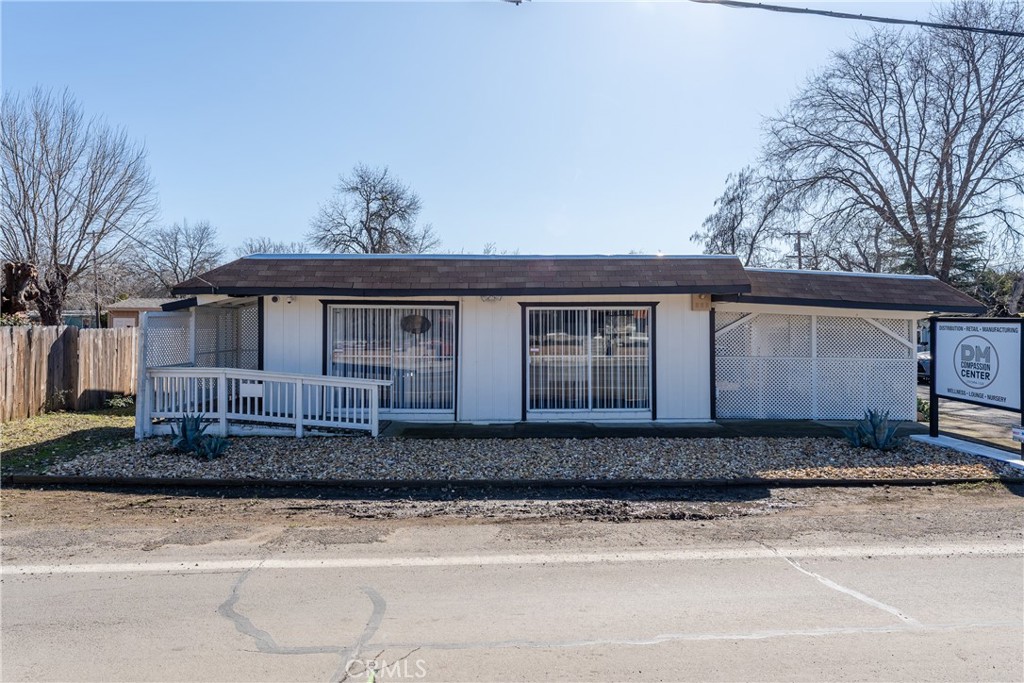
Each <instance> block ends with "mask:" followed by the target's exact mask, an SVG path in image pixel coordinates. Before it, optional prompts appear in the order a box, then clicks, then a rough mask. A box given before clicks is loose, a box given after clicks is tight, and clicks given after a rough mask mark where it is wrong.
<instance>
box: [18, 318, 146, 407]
mask: <svg viewBox="0 0 1024 683" xmlns="http://www.w3.org/2000/svg"><path fill="white" fill-rule="evenodd" d="M0 359H3V368H2V371H0V422H7V421H9V420H20V419H22V418H26V417H32V416H33V415H38V414H39V413H42V412H45V411H47V410H60V409H68V410H91V409H94V408H102V407H103V404H104V402H105V401H106V400H107V399H108V398H110V397H111V396H112V395H114V394H134V393H135V378H136V373H137V367H138V329H137V328H134V327H123V328H117V329H94V330H80V329H78V328H77V327H64V326H61V327H38V326H27V327H0Z"/></svg>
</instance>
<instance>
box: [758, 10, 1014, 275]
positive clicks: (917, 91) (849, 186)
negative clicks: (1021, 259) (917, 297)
mask: <svg viewBox="0 0 1024 683" xmlns="http://www.w3.org/2000/svg"><path fill="white" fill-rule="evenodd" d="M938 14H939V17H938V18H939V19H940V20H941V21H943V22H946V23H950V24H960V25H967V24H971V25H978V26H987V27H992V28H1002V29H1010V30H1013V31H1020V30H1021V29H1022V28H1024V5H1021V3H1020V2H1016V1H1010V2H999V3H996V2H983V1H982V0H959V1H958V2H955V3H953V4H951V5H947V6H944V7H943V8H942V9H940V10H938ZM768 134H769V137H768V142H767V149H766V159H767V161H768V163H769V165H770V167H772V168H777V169H784V173H785V175H786V176H787V182H788V188H789V191H790V192H792V193H793V194H795V195H797V196H799V197H800V199H801V200H802V202H803V205H804V208H805V209H806V210H807V211H808V212H809V215H810V216H811V219H812V223H813V230H814V232H815V233H816V238H817V240H818V241H819V242H821V243H823V244H825V243H831V244H832V245H833V247H839V248H838V249H836V248H833V249H830V250H829V253H831V254H833V255H835V256H837V258H838V261H837V262H836V264H835V265H837V266H839V267H844V266H845V267H849V268H855V269H863V270H876V269H882V268H885V266H886V265H887V264H889V263H891V262H892V260H893V259H896V260H899V259H903V258H906V259H907V260H908V262H909V269H910V270H911V271H912V272H916V273H922V274H929V275H935V276H937V277H939V278H941V279H942V280H945V281H949V280H950V279H952V278H954V277H955V276H956V264H957V260H958V258H959V255H958V247H959V245H963V244H964V243H965V241H964V240H962V239H960V238H959V237H958V233H959V232H960V231H961V230H963V229H964V227H965V226H969V225H979V224H981V225H984V226H986V228H987V229H989V230H990V231H993V232H995V231H1001V232H1002V233H1004V234H1011V235H1013V236H1015V237H1019V236H1020V230H1019V228H1018V227H1017V223H1018V222H1019V221H1020V220H1021V219H1022V218H1024V216H1022V207H1021V205H1020V199H1019V198H1020V195H1021V194H1022V193H1024V164H1022V152H1024V39H1021V38H1018V37H1012V36H1003V35H981V34H977V33H969V32H966V31H950V30H934V29H933V30H922V31H905V32H901V31H891V30H875V31H874V32H873V33H872V34H871V35H870V36H869V37H867V38H865V39H863V40H860V41H858V42H857V43H856V45H855V46H854V47H853V48H851V49H849V50H846V51H841V52H837V53H836V54H834V55H833V57H832V59H831V61H830V63H829V64H828V66H827V67H826V68H825V69H824V70H823V71H822V72H821V73H819V74H818V75H816V76H814V77H812V78H811V79H810V81H809V82H808V83H807V84H806V85H805V86H804V88H803V90H802V91H801V92H800V93H799V95H798V96H797V97H796V98H795V99H794V101H793V102H792V103H791V105H790V106H789V108H788V109H787V110H786V111H785V112H784V113H782V114H781V115H779V116H777V117H775V118H773V119H771V120H770V121H769V123H768ZM850 226H853V227H854V229H853V230H852V231H851V230H850ZM843 261H845V263H843Z"/></svg>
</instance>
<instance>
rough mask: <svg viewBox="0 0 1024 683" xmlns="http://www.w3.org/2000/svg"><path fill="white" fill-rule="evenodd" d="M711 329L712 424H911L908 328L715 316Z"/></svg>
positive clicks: (820, 318) (895, 323) (833, 319)
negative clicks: (884, 418) (883, 417)
mask: <svg viewBox="0 0 1024 683" xmlns="http://www.w3.org/2000/svg"><path fill="white" fill-rule="evenodd" d="M715 327H716V332H715V371H716V388H717V392H718V393H717V415H718V417H721V418H759V419H772V418H775V419H854V418H860V417H862V416H863V414H864V411H865V410H866V409H868V408H871V409H874V410H888V411H889V414H890V417H892V418H893V419H897V420H911V419H914V416H915V411H916V406H915V401H914V399H915V396H916V385H917V363H916V354H915V351H916V343H915V336H914V332H915V330H914V322H913V321H912V320H907V319H883V318H860V317H850V316H824V315H780V314H774V313H772V314H769V313H753V312H744V313H735V312H725V311H716V314H715Z"/></svg>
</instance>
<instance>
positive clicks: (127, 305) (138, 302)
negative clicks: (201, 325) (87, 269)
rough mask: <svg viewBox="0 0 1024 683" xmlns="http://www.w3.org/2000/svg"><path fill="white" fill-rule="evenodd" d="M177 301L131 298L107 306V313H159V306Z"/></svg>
mask: <svg viewBox="0 0 1024 683" xmlns="http://www.w3.org/2000/svg"><path fill="white" fill-rule="evenodd" d="M172 301H177V299H169V298H166V297H165V298H162V299H153V298H143V297H131V298H128V299H122V300H121V301H115V302H114V303H112V304H110V305H109V306H107V310H108V311H159V310H160V308H161V306H163V305H164V304H168V303H171V302H172Z"/></svg>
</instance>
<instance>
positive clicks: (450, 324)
mask: <svg viewBox="0 0 1024 683" xmlns="http://www.w3.org/2000/svg"><path fill="white" fill-rule="evenodd" d="M327 326H328V327H327V354H328V355H327V373H328V374H329V375H334V376H337V377H358V378H362V379H385V380H391V382H392V385H391V388H390V389H384V390H382V391H381V408H383V409H386V410H406V411H426V410H430V411H452V410H454V407H455V306H438V305H432V306H413V305H409V306H377V305H333V304H332V305H329V307H328V311H327Z"/></svg>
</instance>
